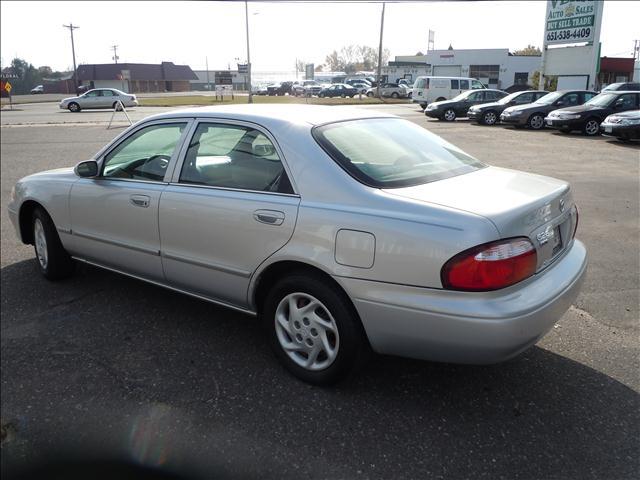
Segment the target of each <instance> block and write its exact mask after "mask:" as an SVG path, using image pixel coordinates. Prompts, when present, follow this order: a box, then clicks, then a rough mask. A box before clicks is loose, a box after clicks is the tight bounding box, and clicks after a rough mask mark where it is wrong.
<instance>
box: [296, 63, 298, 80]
mask: <svg viewBox="0 0 640 480" xmlns="http://www.w3.org/2000/svg"><path fill="white" fill-rule="evenodd" d="M297 80H298V59H297V58H296V81H297Z"/></svg>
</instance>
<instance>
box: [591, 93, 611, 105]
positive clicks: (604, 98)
mask: <svg viewBox="0 0 640 480" xmlns="http://www.w3.org/2000/svg"><path fill="white" fill-rule="evenodd" d="M616 98H618V96H617V95H616V94H615V93H601V94H600V95H596V96H595V97H593V98H592V99H591V100H589V101H588V102H586V103H585V105H593V106H595V107H608V106H609V105H610V104H611V102H613V101H615V99H616Z"/></svg>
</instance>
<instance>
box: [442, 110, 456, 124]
mask: <svg viewBox="0 0 640 480" xmlns="http://www.w3.org/2000/svg"><path fill="white" fill-rule="evenodd" d="M442 119H443V120H446V121H447V122H453V121H454V120H455V119H456V112H455V110H454V109H453V108H447V109H446V110H445V111H444V113H443V114H442Z"/></svg>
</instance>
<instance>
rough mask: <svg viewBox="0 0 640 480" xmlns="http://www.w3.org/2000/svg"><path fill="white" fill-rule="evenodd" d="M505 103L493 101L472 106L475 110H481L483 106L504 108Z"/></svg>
mask: <svg viewBox="0 0 640 480" xmlns="http://www.w3.org/2000/svg"><path fill="white" fill-rule="evenodd" d="M502 107H504V105H503V104H502V103H500V102H491V103H481V104H480V105H475V106H474V107H471V108H473V109H475V110H481V109H483V108H502Z"/></svg>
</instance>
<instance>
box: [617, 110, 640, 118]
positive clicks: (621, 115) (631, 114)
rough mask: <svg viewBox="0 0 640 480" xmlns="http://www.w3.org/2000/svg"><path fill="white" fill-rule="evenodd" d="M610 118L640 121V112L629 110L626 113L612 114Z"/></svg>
mask: <svg viewBox="0 0 640 480" xmlns="http://www.w3.org/2000/svg"><path fill="white" fill-rule="evenodd" d="M609 116H610V117H619V118H633V119H640V110H629V111H627V112H620V113H614V114H612V115H609Z"/></svg>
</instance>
